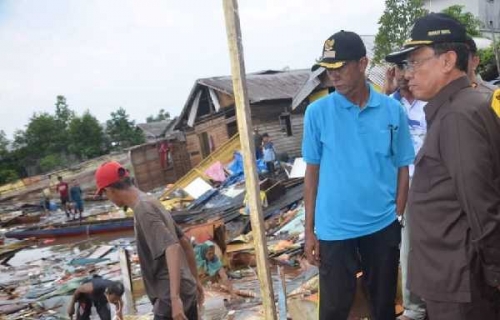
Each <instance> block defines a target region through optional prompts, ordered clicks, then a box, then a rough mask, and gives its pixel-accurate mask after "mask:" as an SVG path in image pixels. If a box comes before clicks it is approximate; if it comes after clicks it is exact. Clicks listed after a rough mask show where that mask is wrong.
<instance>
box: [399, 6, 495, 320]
mask: <svg viewBox="0 0 500 320" xmlns="http://www.w3.org/2000/svg"><path fill="white" fill-rule="evenodd" d="M466 40H467V37H466V32H465V28H464V26H463V25H461V24H460V23H459V22H458V21H456V20H454V19H453V18H451V17H449V16H446V15H444V14H429V15H427V16H424V17H422V18H420V19H418V20H417V21H416V22H415V25H414V27H413V29H412V32H411V39H410V40H408V41H407V42H406V44H405V49H404V50H403V51H401V52H400V53H399V54H400V55H403V56H404V57H405V59H406V73H405V76H406V78H407V79H408V80H409V85H410V90H411V91H412V93H413V95H414V96H415V97H416V98H417V99H422V100H426V101H428V103H427V106H426V107H425V115H426V120H427V136H426V140H425V143H424V145H423V147H422V149H420V152H419V153H418V155H417V158H416V160H415V174H414V177H413V181H412V185H411V190H410V195H409V202H408V211H409V212H410V215H409V219H410V221H409V223H410V224H411V227H412V229H411V233H410V246H411V248H410V254H409V262H408V287H409V289H410V291H412V292H415V293H416V294H418V295H419V296H421V297H422V298H423V299H424V300H425V302H426V306H427V313H428V315H429V318H430V319H439V320H452V319H453V320H477V319H500V313H499V311H500V310H499V309H500V300H499V296H500V292H499V291H498V287H499V285H500V103H499V100H498V99H499V98H500V94H496V93H495V96H494V97H493V98H492V95H491V94H488V93H485V92H483V91H482V90H477V89H474V88H473V87H472V86H471V83H470V80H469V79H468V77H467V70H468V68H467V63H468V60H469V48H468V46H467V44H466Z"/></svg>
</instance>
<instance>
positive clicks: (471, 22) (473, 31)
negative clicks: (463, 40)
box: [441, 5, 483, 37]
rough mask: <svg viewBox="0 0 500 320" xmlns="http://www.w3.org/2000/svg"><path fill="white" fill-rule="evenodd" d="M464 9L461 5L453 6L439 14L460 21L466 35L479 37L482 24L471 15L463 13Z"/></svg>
mask: <svg viewBox="0 0 500 320" xmlns="http://www.w3.org/2000/svg"><path fill="white" fill-rule="evenodd" d="M464 8H465V7H464V6H462V5H453V6H450V7H448V8H446V9H444V10H442V11H441V12H442V13H445V14H447V15H449V16H451V17H453V18H455V19H456V20H458V21H460V23H462V24H463V25H464V26H465V29H466V30H467V34H468V35H470V36H471V37H480V36H481V27H482V26H483V23H482V22H481V20H479V19H478V18H476V17H475V16H474V15H473V14H472V13H470V12H464Z"/></svg>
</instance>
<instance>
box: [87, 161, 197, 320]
mask: <svg viewBox="0 0 500 320" xmlns="http://www.w3.org/2000/svg"><path fill="white" fill-rule="evenodd" d="M95 180H96V184H97V189H98V190H97V192H98V193H105V194H106V196H107V198H108V199H109V200H110V201H111V202H113V203H114V204H116V205H117V206H119V207H123V206H125V205H126V206H128V207H130V208H132V210H133V211H134V220H135V237H136V242H137V253H138V255H139V262H140V265H141V272H142V279H143V281H144V285H145V288H146V293H147V295H148V297H149V298H150V300H151V303H152V304H153V306H154V315H155V319H156V320H167V319H173V320H180V319H189V320H197V319H198V308H197V299H198V302H199V303H200V304H201V303H202V302H203V287H202V285H201V283H200V282H199V280H198V271H197V268H196V260H195V257H194V251H193V247H192V246H191V243H190V241H189V239H188V238H187V237H186V236H185V235H184V233H183V232H182V230H181V229H180V228H179V227H178V226H177V225H176V224H175V222H174V220H173V219H172V216H171V215H170V213H169V212H168V211H167V210H166V209H165V208H164V207H163V205H162V204H161V203H160V202H159V201H158V200H157V199H155V198H153V197H151V196H149V195H147V194H145V193H143V192H142V191H140V190H139V189H137V188H136V187H135V186H134V185H133V183H132V181H131V179H130V176H129V173H128V171H127V170H126V169H125V168H123V167H122V166H121V165H120V164H119V163H118V162H116V161H110V162H106V163H104V164H102V165H101V166H100V167H99V168H98V169H97V171H96V173H95ZM197 293H198V297H197Z"/></svg>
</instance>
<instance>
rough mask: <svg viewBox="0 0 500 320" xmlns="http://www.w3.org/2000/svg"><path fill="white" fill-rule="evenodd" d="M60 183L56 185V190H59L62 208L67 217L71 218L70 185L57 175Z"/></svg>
mask: <svg viewBox="0 0 500 320" xmlns="http://www.w3.org/2000/svg"><path fill="white" fill-rule="evenodd" d="M57 180H58V181H59V183H58V184H57V185H56V190H57V192H59V197H60V199H61V209H63V210H64V212H65V213H66V217H68V219H69V218H70V215H69V214H70V208H69V187H68V184H67V183H66V182H64V181H63V178H62V177H61V176H59V177H57Z"/></svg>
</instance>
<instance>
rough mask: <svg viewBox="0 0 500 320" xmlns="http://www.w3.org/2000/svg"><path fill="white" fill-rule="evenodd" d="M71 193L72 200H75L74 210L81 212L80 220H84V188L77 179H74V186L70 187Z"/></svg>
mask: <svg viewBox="0 0 500 320" xmlns="http://www.w3.org/2000/svg"><path fill="white" fill-rule="evenodd" d="M69 194H70V196H71V201H72V202H73V212H74V214H75V215H76V212H77V211H78V213H79V214H80V220H82V214H83V199H82V188H80V184H79V183H78V181H77V180H76V179H74V180H73V183H72V186H71V188H70V189H69Z"/></svg>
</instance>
